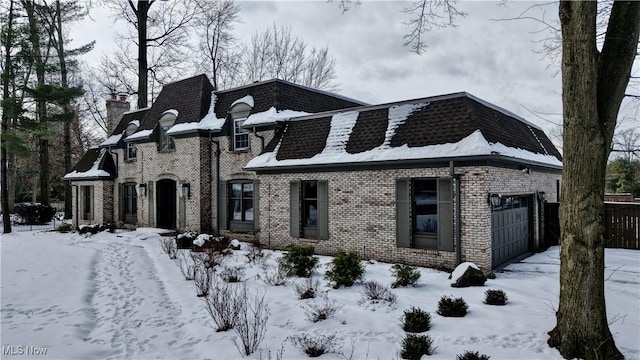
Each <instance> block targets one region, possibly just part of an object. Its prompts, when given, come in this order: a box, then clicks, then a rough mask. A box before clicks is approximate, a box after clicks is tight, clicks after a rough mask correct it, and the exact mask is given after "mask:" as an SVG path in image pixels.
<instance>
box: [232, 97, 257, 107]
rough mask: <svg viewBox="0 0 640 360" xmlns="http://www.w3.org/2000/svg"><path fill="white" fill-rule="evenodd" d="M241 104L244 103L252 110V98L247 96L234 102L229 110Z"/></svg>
mask: <svg viewBox="0 0 640 360" xmlns="http://www.w3.org/2000/svg"><path fill="white" fill-rule="evenodd" d="M241 103H245V104H247V105H249V106H251V107H252V108H253V96H251V95H247V96H245V97H243V98H240V99H238V100H236V101H234V102H233V103H232V104H231V106H230V107H229V108H232V107H234V106H235V105H236V104H241Z"/></svg>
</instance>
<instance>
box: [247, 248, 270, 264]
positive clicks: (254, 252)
mask: <svg viewBox="0 0 640 360" xmlns="http://www.w3.org/2000/svg"><path fill="white" fill-rule="evenodd" d="M269 255H270V254H269V253H266V252H264V251H263V250H262V247H261V246H260V244H253V245H251V246H250V247H249V249H247V254H246V255H245V256H246V257H247V261H248V262H249V263H250V264H259V265H264V263H265V261H267V260H268V259H269Z"/></svg>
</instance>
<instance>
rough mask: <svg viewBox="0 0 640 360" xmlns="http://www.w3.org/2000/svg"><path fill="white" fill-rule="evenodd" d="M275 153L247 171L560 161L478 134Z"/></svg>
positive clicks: (259, 159) (251, 163)
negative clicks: (467, 160) (433, 141)
mask: <svg viewBox="0 0 640 360" xmlns="http://www.w3.org/2000/svg"><path fill="white" fill-rule="evenodd" d="M276 154H277V150H276V151H274V152H268V153H264V154H261V155H260V156H258V157H255V158H254V159H252V160H251V161H249V163H248V164H247V166H246V169H254V168H264V167H284V166H302V165H323V164H347V163H362V162H377V161H393V160H418V159H443V158H452V157H465V156H482V155H501V156H505V157H511V158H515V159H520V160H528V161H532V162H538V163H542V164H546V165H553V166H562V163H561V162H560V160H558V159H557V158H556V157H555V156H552V155H544V154H536V153H533V152H531V151H527V150H523V149H516V148H511V147H507V146H505V145H503V144H500V143H495V144H492V143H489V142H488V141H487V140H486V139H485V138H484V136H483V135H482V132H480V130H476V131H474V132H473V133H471V134H470V135H469V136H467V137H465V138H464V139H462V140H460V141H458V142H456V143H447V144H438V145H428V146H422V147H409V146H407V145H406V144H405V145H402V146H399V147H389V146H388V145H385V144H382V145H380V146H378V147H376V148H374V149H371V150H367V151H364V152H361V153H356V154H349V153H347V152H346V151H341V152H324V151H323V152H321V153H319V154H317V155H315V156H313V157H311V158H308V159H286V160H277V159H276Z"/></svg>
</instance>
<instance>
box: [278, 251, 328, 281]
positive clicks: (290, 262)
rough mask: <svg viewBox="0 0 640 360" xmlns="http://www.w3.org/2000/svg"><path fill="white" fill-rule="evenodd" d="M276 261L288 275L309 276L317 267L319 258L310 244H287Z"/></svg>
mask: <svg viewBox="0 0 640 360" xmlns="http://www.w3.org/2000/svg"><path fill="white" fill-rule="evenodd" d="M285 250H286V251H287V252H286V253H285V254H284V255H283V256H282V257H281V258H280V260H279V261H278V262H279V263H280V266H282V268H283V269H284V270H286V271H287V274H289V276H299V277H309V276H311V274H313V272H314V271H315V269H316V267H318V263H319V262H320V259H319V258H318V257H317V256H314V254H315V248H314V247H313V246H311V245H288V246H287V247H286V248H285Z"/></svg>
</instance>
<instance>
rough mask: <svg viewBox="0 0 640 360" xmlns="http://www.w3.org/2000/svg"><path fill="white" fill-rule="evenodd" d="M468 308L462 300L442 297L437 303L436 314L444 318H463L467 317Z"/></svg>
mask: <svg viewBox="0 0 640 360" xmlns="http://www.w3.org/2000/svg"><path fill="white" fill-rule="evenodd" d="M468 308H469V307H468V306H467V303H466V301H464V299H463V298H456V299H452V298H450V297H448V296H443V297H441V298H440V301H438V314H439V315H442V316H446V317H463V316H465V315H467V309H468Z"/></svg>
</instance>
